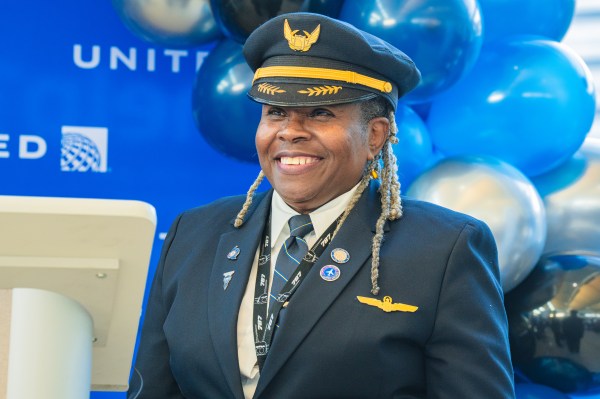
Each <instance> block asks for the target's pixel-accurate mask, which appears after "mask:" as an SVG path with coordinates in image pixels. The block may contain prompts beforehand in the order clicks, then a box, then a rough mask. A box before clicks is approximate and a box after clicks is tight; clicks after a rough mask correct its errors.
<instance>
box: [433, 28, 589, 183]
mask: <svg viewBox="0 0 600 399" xmlns="http://www.w3.org/2000/svg"><path fill="white" fill-rule="evenodd" d="M595 101H596V100H595V90H594V85H593V78H592V76H591V73H590V71H589V69H588V68H587V66H586V65H585V63H584V62H583V60H582V59H581V57H579V56H578V55H577V54H576V53H575V52H573V51H572V50H571V49H569V48H568V47H567V46H565V45H563V44H561V43H557V42H553V41H550V40H542V39H533V38H522V37H521V38H514V39H511V40H506V41H497V42H494V43H493V44H490V45H489V46H484V48H483V50H482V51H481V54H480V56H479V59H478V60H477V63H476V64H475V66H474V67H473V69H472V71H471V72H470V73H469V74H468V75H467V76H466V77H465V78H464V79H462V80H461V81H460V82H458V83H457V84H456V85H455V86H454V87H452V88H451V89H450V90H448V91H447V92H445V93H443V94H442V95H441V96H439V97H438V98H436V99H435V100H434V101H433V103H432V105H431V109H430V112H429V116H428V118H427V126H428V127H429V132H430V134H431V139H432V141H433V145H434V146H435V147H437V148H439V149H440V151H442V152H443V153H444V154H446V155H448V156H450V155H465V154H481V155H488V156H493V157H496V158H499V159H501V160H503V161H505V162H508V163H510V164H512V165H513V166H515V167H517V168H518V169H520V170H521V172H523V173H525V174H526V175H528V176H535V175H539V174H541V173H544V172H546V171H548V170H551V169H552V168H554V167H556V166H557V165H559V164H561V163H562V162H564V161H566V160H567V159H568V158H569V157H571V156H572V155H573V154H574V153H575V151H577V149H578V148H579V147H580V146H581V144H582V143H583V140H584V139H585V137H586V135H587V133H588V131H589V130H590V127H591V126H592V122H593V120H594V115H595V104H596V103H595Z"/></svg>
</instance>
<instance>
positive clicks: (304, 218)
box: [269, 215, 313, 309]
mask: <svg viewBox="0 0 600 399" xmlns="http://www.w3.org/2000/svg"><path fill="white" fill-rule="evenodd" d="M288 225H289V226H290V236H289V237H288V238H287V240H285V242H284V243H283V246H282V247H281V250H280V251H279V255H278V256H277V262H276V263H275V271H274V273H273V283H272V286H271V300H270V303H269V307H270V308H271V309H272V308H273V306H274V303H275V301H279V302H285V301H286V300H287V298H288V297H289V292H281V289H282V288H283V287H284V286H285V283H287V281H288V279H289V278H290V277H291V276H292V274H293V273H294V270H296V267H298V265H299V264H300V262H301V261H302V258H304V255H306V253H307V252H308V245H307V244H306V241H304V239H303V238H302V237H304V236H305V235H307V234H308V233H310V232H311V231H313V225H312V222H311V221H310V216H309V215H296V216H292V217H291V218H290V220H288Z"/></svg>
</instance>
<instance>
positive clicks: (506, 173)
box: [407, 157, 546, 292]
mask: <svg viewBox="0 0 600 399" xmlns="http://www.w3.org/2000/svg"><path fill="white" fill-rule="evenodd" d="M407 195H408V196H409V197H414V198H416V199H420V200H424V201H429V202H433V203H436V204H438V205H441V206H445V207H447V208H450V209H453V210H455V211H459V212H463V213H466V214H469V215H471V216H473V217H475V218H477V219H480V220H483V221H484V222H485V223H487V225H488V226H489V227H490V229H491V230H492V233H493V234H494V238H495V239H496V244H497V246H498V258H499V265H500V275H501V280H502V288H503V289H504V291H505V292H507V291H509V290H511V289H512V288H514V287H515V286H517V284H519V283H520V282H521V281H522V280H523V279H524V278H525V277H526V276H527V275H528V274H529V272H530V271H531V269H532V268H533V267H534V266H535V264H536V263H537V261H538V259H539V257H540V255H541V253H542V248H543V247H544V242H545V239H546V218H545V211H544V204H543V203H542V200H541V198H540V196H539V194H538V193H537V191H536V189H535V188H534V186H533V185H532V184H531V182H530V181H529V180H528V179H527V178H526V177H525V176H524V175H523V174H522V173H521V172H519V171H518V170H517V169H515V168H514V167H512V166H510V165H509V164H507V163H505V162H502V161H499V160H497V159H494V158H487V157H485V158H484V157H454V158H446V159H445V160H442V161H441V162H439V163H438V164H436V165H435V166H434V167H433V168H431V169H429V170H428V171H426V172H425V173H423V174H422V175H421V176H419V177H418V178H417V180H415V182H414V183H413V184H412V185H411V187H410V189H409V190H408V193H407Z"/></svg>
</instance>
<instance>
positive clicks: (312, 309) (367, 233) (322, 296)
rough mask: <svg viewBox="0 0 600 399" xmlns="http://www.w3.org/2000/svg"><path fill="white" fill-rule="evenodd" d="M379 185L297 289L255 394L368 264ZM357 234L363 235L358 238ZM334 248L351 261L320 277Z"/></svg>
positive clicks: (370, 189)
mask: <svg viewBox="0 0 600 399" xmlns="http://www.w3.org/2000/svg"><path fill="white" fill-rule="evenodd" d="M377 187H378V185H377V184H371V185H370V187H368V188H367V189H366V190H365V193H364V194H363V196H362V198H361V199H360V201H359V202H358V203H357V204H356V207H355V208H354V209H353V210H352V212H351V214H350V216H349V217H348V218H347V219H346V221H345V222H344V226H343V227H342V228H341V229H340V231H339V232H338V234H337V235H336V236H335V237H334V239H333V241H332V242H331V244H330V245H329V247H327V248H326V249H325V251H324V252H323V254H322V255H321V257H320V258H319V260H318V261H317V263H315V264H314V265H313V267H312V269H311V271H310V272H309V274H308V275H307V276H306V279H305V280H304V281H303V282H302V284H301V285H300V287H298V289H297V291H296V292H295V293H294V296H293V297H292V299H291V302H290V306H289V307H288V308H287V309H286V312H287V314H286V321H285V325H284V326H282V327H281V328H279V329H278V330H277V334H276V337H275V339H274V340H273V342H272V346H271V348H270V349H269V355H268V356H267V359H266V361H265V364H264V366H263V368H262V371H261V376H260V379H259V381H258V386H257V389H256V393H255V395H254V397H255V398H258V397H260V394H261V393H262V392H263V391H264V389H265V387H266V386H267V385H268V384H269V383H270V382H271V381H272V380H273V378H274V377H275V375H276V374H277V372H278V371H279V369H280V368H281V367H283V366H284V364H285V362H286V361H287V359H288V358H289V357H290V355H291V354H292V353H293V352H294V351H295V350H296V348H297V347H298V345H300V343H301V342H302V340H303V339H304V337H305V336H306V335H307V334H308V333H309V332H310V331H311V330H312V328H313V327H314V325H315V324H316V323H317V321H318V320H319V319H320V318H321V316H322V315H323V313H324V312H326V311H327V309H328V308H329V306H330V305H331V304H332V303H333V301H335V299H336V298H337V297H338V296H339V295H340V293H341V292H342V291H343V290H344V288H345V287H346V285H348V283H349V282H350V281H351V280H352V278H353V277H354V275H355V274H356V273H357V272H358V270H359V269H360V268H361V267H363V266H365V263H366V262H367V260H368V259H370V255H371V241H372V238H373V234H374V231H375V223H376V221H377V217H378V216H379V212H374V211H373V210H374V209H376V210H378V209H381V206H380V205H379V195H378V193H377ZM356 237H360V238H359V239H356ZM334 248H347V249H348V250H349V252H350V255H351V256H350V260H349V261H348V263H345V264H343V265H340V266H339V268H340V269H341V275H340V277H339V278H338V279H337V280H335V281H333V282H326V281H324V280H322V279H321V277H320V273H319V272H320V269H321V268H322V267H323V266H325V265H328V264H332V263H333V261H332V260H331V257H330V255H329V254H330V251H331V250H332V249H334ZM365 267H366V266H365Z"/></svg>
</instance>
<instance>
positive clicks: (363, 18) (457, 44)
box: [339, 0, 483, 103]
mask: <svg viewBox="0 0 600 399" xmlns="http://www.w3.org/2000/svg"><path fill="white" fill-rule="evenodd" d="M339 18H340V19H341V20H344V21H347V22H349V23H351V24H352V25H354V26H356V27H357V28H359V29H362V30H364V31H366V32H369V33H372V34H374V35H376V36H379V37H380V38H382V39H384V40H386V41H388V42H389V43H391V44H393V45H394V46H396V47H398V48H399V49H400V50H402V51H403V52H405V53H406V54H407V55H408V56H409V57H411V58H412V59H413V61H414V62H415V64H416V65H417V67H418V68H419V70H420V71H421V75H422V81H421V83H420V84H419V85H418V86H417V88H416V89H415V90H413V91H412V92H411V93H409V94H408V95H407V96H406V97H405V101H408V102H410V103H419V102H426V101H429V100H431V99H432V98H433V97H434V96H435V95H437V94H438V93H441V92H442V91H444V90H446V89H448V88H449V87H450V86H452V85H453V84H454V83H456V82H457V81H458V80H459V79H460V78H461V77H462V76H464V75H465V73H466V72H467V71H468V70H469V69H470V67H471V66H472V65H473V63H474V62H475V60H476V59H477V56H478V54H479V51H480V49H481V43H482V41H483V35H482V27H481V18H480V14H479V7H478V5H477V1H476V0H413V1H406V0H346V1H345V2H344V5H343V6H342V11H341V12H340V17H339Z"/></svg>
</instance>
